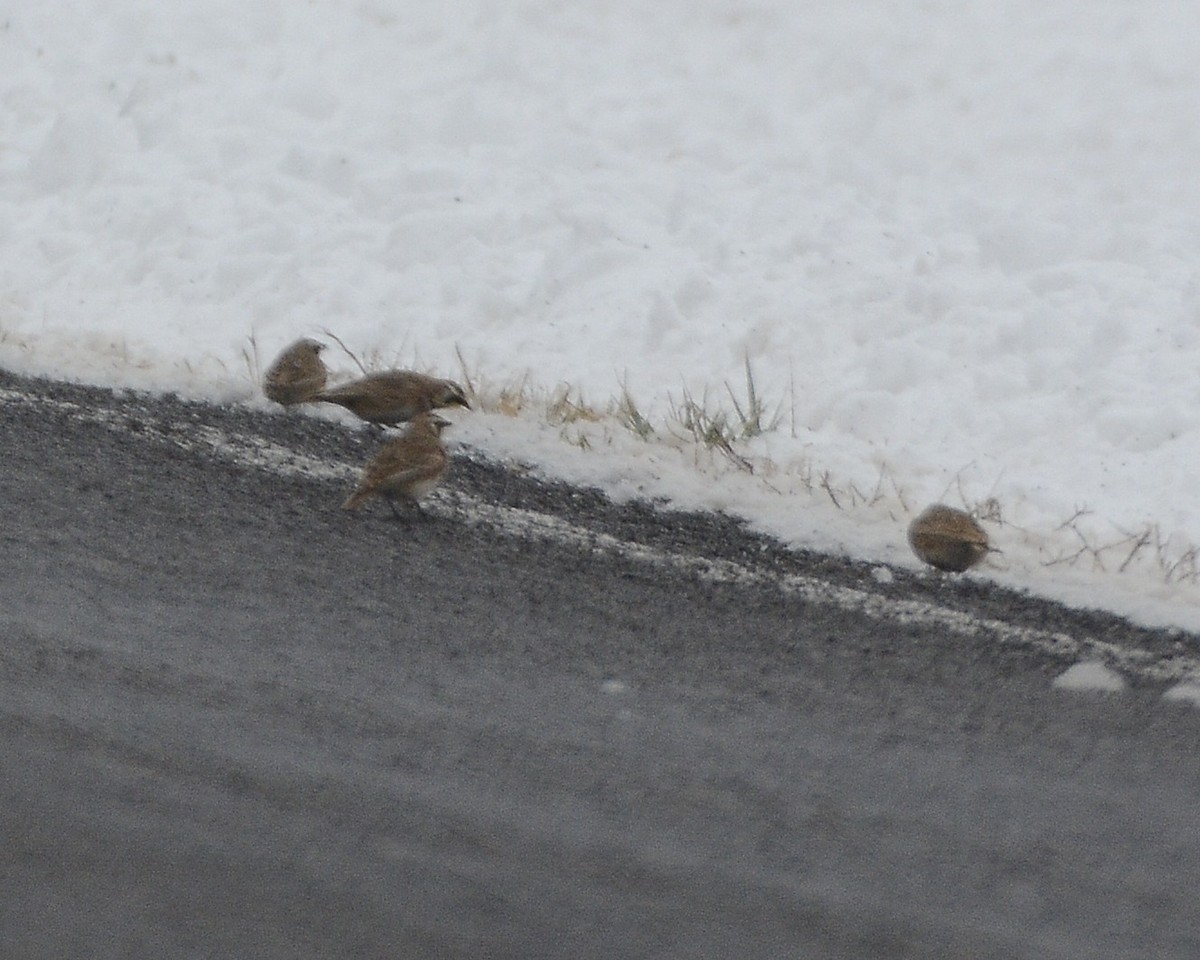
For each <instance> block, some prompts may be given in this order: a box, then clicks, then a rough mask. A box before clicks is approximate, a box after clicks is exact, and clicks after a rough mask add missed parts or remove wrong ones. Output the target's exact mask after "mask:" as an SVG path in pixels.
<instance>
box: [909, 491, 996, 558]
mask: <svg viewBox="0 0 1200 960" xmlns="http://www.w3.org/2000/svg"><path fill="white" fill-rule="evenodd" d="M908 543H909V545H910V546H911V547H912V548H913V553H915V554H916V555H917V557H918V558H919V559H920V560H923V561H924V562H925V563H927V564H929V565H930V566H931V567H936V568H937V569H938V570H948V571H950V572H951V573H962V572H963V571H964V570H968V569H970V568H971V567H973V566H975V564H977V563H978V562H979V561H980V560H982V559H983V558H984V557H985V556H986V555H987V553H988V551H989V550H991V549H992V548H991V546H989V544H988V536H987V533H986V532H985V531H984V529H983V527H981V526H980V525H979V523H978V521H976V519H975V518H974V517H972V516H971V515H970V514H969V513H966V512H965V511H963V510H956V509H954V507H947V506H945V505H944V504H941V503H935V504H934V505H933V506H932V507H927V508H926V509H925V510H923V511H922V512H921V513H920V514H919V515H918V516H917V517H916V519H915V520H913V522H912V523H910V524H909V525H908Z"/></svg>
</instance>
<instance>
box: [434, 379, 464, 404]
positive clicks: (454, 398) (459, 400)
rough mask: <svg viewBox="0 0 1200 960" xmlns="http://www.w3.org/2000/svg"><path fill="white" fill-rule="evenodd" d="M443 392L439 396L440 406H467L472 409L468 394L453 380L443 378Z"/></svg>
mask: <svg viewBox="0 0 1200 960" xmlns="http://www.w3.org/2000/svg"><path fill="white" fill-rule="evenodd" d="M441 387H442V390H441V394H440V395H439V397H438V406H439V407H466V408H467V409H468V410H470V409H471V404H470V403H469V402H468V401H467V395H466V393H465V392H464V391H463V388H462V387H460V386H459V385H458V384H457V383H455V382H454V381H453V380H443V381H442V382H441Z"/></svg>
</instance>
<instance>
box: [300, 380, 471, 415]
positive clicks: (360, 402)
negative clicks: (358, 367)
mask: <svg viewBox="0 0 1200 960" xmlns="http://www.w3.org/2000/svg"><path fill="white" fill-rule="evenodd" d="M313 399H314V400H320V401H323V402H325V403H336V404H338V405H339V406H342V407H345V408H346V409H347V410H349V411H350V412H351V413H353V414H355V415H356V416H358V417H360V418H361V419H363V420H366V421H368V422H370V423H379V424H385V425H394V424H397V423H404V422H406V421H408V420H412V419H413V418H414V417H415V416H417V414H419V413H426V412H428V411H430V410H436V409H438V408H440V407H454V406H458V407H466V408H467V409H468V410H469V409H471V404H469V403H468V402H467V395H466V394H465V393H463V388H462V387H460V386H459V385H458V384H457V383H455V382H454V381H453V380H439V379H438V378H437V377H429V376H426V375H425V374H423V373H416V372H415V371H412V370H388V371H385V372H383V373H369V374H367V375H366V376H365V377H360V378H359V379H358V380H352V381H351V382H350V383H344V384H341V385H340V386H337V387H330V388H329V389H328V390H322V391H320V392H319V393H317V394H316V395H315V396H314V397H313Z"/></svg>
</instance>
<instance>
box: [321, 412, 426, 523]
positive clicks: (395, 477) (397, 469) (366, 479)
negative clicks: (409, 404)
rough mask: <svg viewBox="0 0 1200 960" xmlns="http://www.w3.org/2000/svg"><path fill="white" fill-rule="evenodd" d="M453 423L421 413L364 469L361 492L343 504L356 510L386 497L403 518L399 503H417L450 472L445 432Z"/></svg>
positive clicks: (393, 509)
mask: <svg viewBox="0 0 1200 960" xmlns="http://www.w3.org/2000/svg"><path fill="white" fill-rule="evenodd" d="M449 425H450V421H448V420H443V419H442V418H441V417H439V416H438V415H437V414H436V413H419V414H417V415H416V417H415V418H414V419H413V421H412V423H411V424H410V425H409V428H408V429H407V430H406V431H405V432H404V434H403V435H402V436H399V437H397V438H396V439H395V440H391V441H389V442H388V443H386V444H385V445H384V446H383V448H382V449H381V450H380V451H379V452H378V453H377V454H375V456H374V457H372V458H371V460H370V462H368V463H367V465H366V467H365V468H364V469H363V474H362V479H361V480H360V481H359V483H358V489H357V490H355V491H354V493H352V494H351V495H350V498H349V499H348V500H347V501H346V502H345V503H344V504H342V509H344V510H350V511H354V510H357V509H358V508H359V507H360V506H362V505H363V503H365V502H366V501H367V500H369V499H370V498H371V497H383V499H384V500H386V501H387V502H388V506H389V507H391V508H392V516H394V517H395V518H396V519H397V520H399V519H400V513H399V511H398V510H397V509H396V500H397V499H399V500H404V501H407V502H408V503H411V504H415V503H416V502H417V501H418V500H420V499H421V497H423V496H425V494H427V493H429V491H430V490H432V489H433V488H434V487H435V486H437V484H438V481H439V480H441V479H442V476H443V475H444V474H445V472H446V467H447V466H448V465H449V458H448V457H447V456H446V447H445V445H443V443H442V439H441V433H442V430H443V429H444V428H445V427H448V426H449Z"/></svg>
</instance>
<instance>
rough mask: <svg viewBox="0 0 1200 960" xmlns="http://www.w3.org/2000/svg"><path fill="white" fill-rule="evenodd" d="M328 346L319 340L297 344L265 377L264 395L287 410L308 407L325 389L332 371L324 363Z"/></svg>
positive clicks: (285, 353) (283, 355)
mask: <svg viewBox="0 0 1200 960" xmlns="http://www.w3.org/2000/svg"><path fill="white" fill-rule="evenodd" d="M324 349H325V344H323V343H318V342H317V341H316V340H309V339H304V340H297V341H296V342H295V343H293V344H292V345H291V346H290V347H288V348H287V349H286V350H284V351H283V352H282V353H281V354H280V355H279V356H278V357H276V358H275V362H274V363H272V364H271V366H270V368H269V369H268V370H267V374H266V376H265V377H263V393H264V394H266V396H267V399H268V400H274V401H275V402H276V403H281V404H283V405H284V406H285V407H290V406H291V405H292V404H294V403H304V402H306V401H308V400H312V399H313V397H314V396H315V395H316V394H317V393H319V392H320V391H321V390H323V389H324V388H325V382H326V380H328V378H329V370H328V369H327V368H326V366H325V361H324V360H322V359H321V351H322V350H324Z"/></svg>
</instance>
